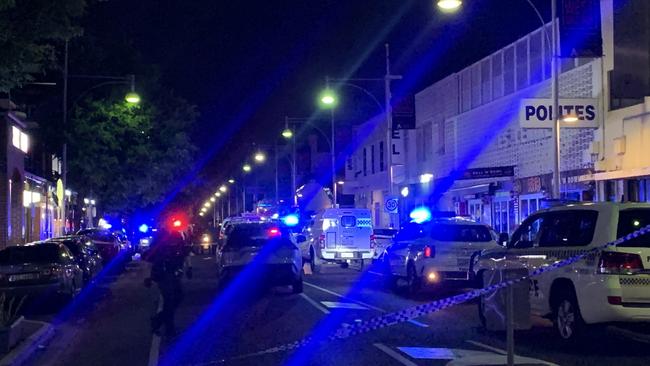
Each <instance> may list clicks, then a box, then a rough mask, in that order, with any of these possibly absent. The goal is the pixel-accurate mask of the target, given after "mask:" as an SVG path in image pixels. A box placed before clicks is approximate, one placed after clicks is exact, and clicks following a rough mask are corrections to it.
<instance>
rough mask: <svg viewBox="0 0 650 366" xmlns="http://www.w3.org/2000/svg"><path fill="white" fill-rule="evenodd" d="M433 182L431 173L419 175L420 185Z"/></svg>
mask: <svg viewBox="0 0 650 366" xmlns="http://www.w3.org/2000/svg"><path fill="white" fill-rule="evenodd" d="M432 180H433V174H431V173H424V174H422V175H420V183H422V184H426V183H430V182H431V181H432Z"/></svg>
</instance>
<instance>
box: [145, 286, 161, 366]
mask: <svg viewBox="0 0 650 366" xmlns="http://www.w3.org/2000/svg"><path fill="white" fill-rule="evenodd" d="M162 306H163V298H162V296H161V295H159V298H158V309H157V310H156V313H159V312H160V311H161V310H162ZM158 357H160V336H159V335H157V334H156V333H154V334H153V337H152V338H151V348H149V363H147V365H148V366H157V365H158Z"/></svg>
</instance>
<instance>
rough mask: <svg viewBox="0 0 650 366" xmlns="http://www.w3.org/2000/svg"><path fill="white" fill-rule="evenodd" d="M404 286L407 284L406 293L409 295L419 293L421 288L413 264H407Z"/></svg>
mask: <svg viewBox="0 0 650 366" xmlns="http://www.w3.org/2000/svg"><path fill="white" fill-rule="evenodd" d="M406 284H407V291H408V294H409V295H411V296H412V295H415V294H417V293H418V292H419V291H420V287H421V284H422V283H421V280H420V278H419V277H418V274H417V272H416V271H415V266H414V265H413V264H409V266H408V269H407V271H406Z"/></svg>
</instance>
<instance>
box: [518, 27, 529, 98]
mask: <svg viewBox="0 0 650 366" xmlns="http://www.w3.org/2000/svg"><path fill="white" fill-rule="evenodd" d="M516 48H517V56H516V57H517V90H520V89H523V88H525V87H527V86H528V39H523V40H521V41H519V42H517V45H516Z"/></svg>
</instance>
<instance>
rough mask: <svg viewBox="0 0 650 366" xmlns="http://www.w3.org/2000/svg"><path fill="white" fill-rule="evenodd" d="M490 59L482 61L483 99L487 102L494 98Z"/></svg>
mask: <svg viewBox="0 0 650 366" xmlns="http://www.w3.org/2000/svg"><path fill="white" fill-rule="evenodd" d="M490 67H491V66H490V59H487V60H483V62H481V101H482V102H483V103H487V102H489V101H490V100H492V84H491V83H490V81H491V78H490Z"/></svg>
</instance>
